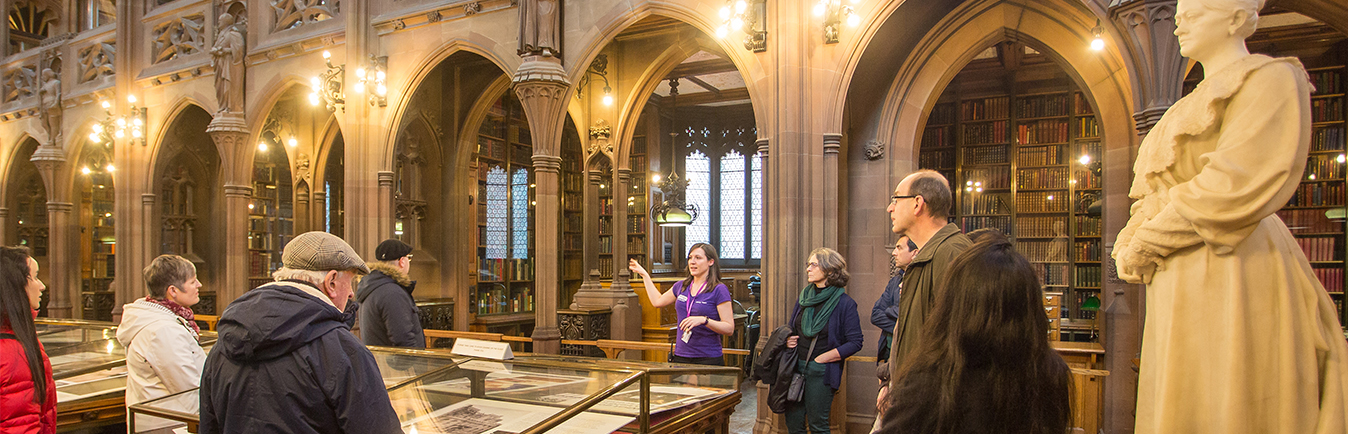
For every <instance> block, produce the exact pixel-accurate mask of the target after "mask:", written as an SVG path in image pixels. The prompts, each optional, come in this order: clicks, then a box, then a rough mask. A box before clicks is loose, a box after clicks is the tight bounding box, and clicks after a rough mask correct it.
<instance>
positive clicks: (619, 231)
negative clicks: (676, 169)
mask: <svg viewBox="0 0 1348 434" xmlns="http://www.w3.org/2000/svg"><path fill="white" fill-rule="evenodd" d="M614 172H615V173H614V177H613V179H610V180H608V181H609V182H612V183H613V190H612V191H613V220H612V225H613V231H612V235H611V236H612V237H613V238H612V242H613V250H612V251H613V281H612V283H610V284H609V288H608V289H604V288H603V287H602V286H601V285H600V284H599V281H598V280H597V279H598V276H597V275H593V274H588V273H587V275H586V281H585V283H584V284H582V285H581V287H580V291H579V292H577V293H576V298H575V300H574V301H573V302H572V303H571V308H572V309H574V310H593V309H601V310H611V312H612V313H611V314H610V317H609V318H610V319H609V321H606V324H605V325H606V326H609V327H611V328H610V329H609V330H608V331H607V333H606V334H607V335H608V337H607V338H606V339H617V340H629V341H640V340H641V301H640V299H639V298H637V294H636V293H635V292H633V291H632V286H631V284H630V281H631V274H632V272H631V271H630V270H628V269H627V197H628V196H629V195H631V193H630V192H628V185H630V184H631V183H630V182H629V180H630V178H631V174H632V171H631V169H625V168H623V169H617V170H615V171H614ZM591 179H592V181H591V188H590V190H591V191H590V192H593V193H596V194H595V195H594V196H593V198H594V199H593V200H594V202H595V203H594V206H593V207H589V206H587V207H586V209H587V210H590V209H598V201H599V199H598V194H597V193H598V191H597V189H595V187H593V184H596V183H599V182H603V178H602V177H600V176H598V175H597V174H596V175H595V176H593V177H592V178H591ZM586 224H587V225H595V226H597V225H598V216H597V215H595V216H594V217H590V216H589V215H587V217H586ZM596 233H597V230H596ZM585 239H586V241H589V240H591V239H592V237H590V236H588V235H587V236H586V238H585ZM593 239H596V240H597V239H598V236H595V237H593ZM585 255H586V258H587V259H588V258H590V257H594V258H595V261H596V262H597V261H598V256H599V255H598V249H591V248H588V247H587V248H586V250H585ZM639 355H640V354H639V353H637V352H632V354H630V355H628V356H629V357H634V358H635V357H636V356H639Z"/></svg>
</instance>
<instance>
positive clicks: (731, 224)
mask: <svg viewBox="0 0 1348 434" xmlns="http://www.w3.org/2000/svg"><path fill="white" fill-rule="evenodd" d="M744 160H745V158H744V156H743V155H740V153H739V152H738V151H735V150H731V151H730V152H728V153H726V154H725V155H722V156H721V188H720V191H721V245H720V246H719V247H720V248H721V257H722V258H726V259H744V235H745V234H744V199H745V197H744V196H745V195H744V194H735V193H739V192H743V191H744Z"/></svg>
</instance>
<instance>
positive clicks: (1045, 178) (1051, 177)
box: [1016, 167, 1070, 189]
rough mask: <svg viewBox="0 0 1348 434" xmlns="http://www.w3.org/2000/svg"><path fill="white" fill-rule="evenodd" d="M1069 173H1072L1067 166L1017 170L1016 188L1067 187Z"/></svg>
mask: <svg viewBox="0 0 1348 434" xmlns="http://www.w3.org/2000/svg"><path fill="white" fill-rule="evenodd" d="M1069 175H1070V173H1069V172H1068V170H1067V168H1066V167H1046V168H1042V169H1033V170H1018V171H1016V188H1026V189H1045V188H1067V178H1068V176H1069Z"/></svg>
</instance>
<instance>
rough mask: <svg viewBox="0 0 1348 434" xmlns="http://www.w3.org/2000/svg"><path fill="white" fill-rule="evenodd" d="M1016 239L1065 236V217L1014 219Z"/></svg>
mask: <svg viewBox="0 0 1348 434" xmlns="http://www.w3.org/2000/svg"><path fill="white" fill-rule="evenodd" d="M1016 236H1017V237H1039V238H1048V237H1059V236H1064V237H1065V236H1067V217H1021V218H1019V219H1016Z"/></svg>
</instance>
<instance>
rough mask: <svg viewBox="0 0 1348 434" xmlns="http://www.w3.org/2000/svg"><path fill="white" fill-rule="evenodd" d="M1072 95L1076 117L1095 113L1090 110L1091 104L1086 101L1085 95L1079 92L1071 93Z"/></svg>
mask: <svg viewBox="0 0 1348 434" xmlns="http://www.w3.org/2000/svg"><path fill="white" fill-rule="evenodd" d="M1072 95H1073V96H1074V98H1073V100H1074V101H1076V107H1077V110H1076V114H1077V115H1089V114H1094V113H1095V112H1094V111H1092V110H1091V102H1090V101H1087V100H1086V95H1085V94H1083V93H1081V92H1076V93H1073V94H1072Z"/></svg>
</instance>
